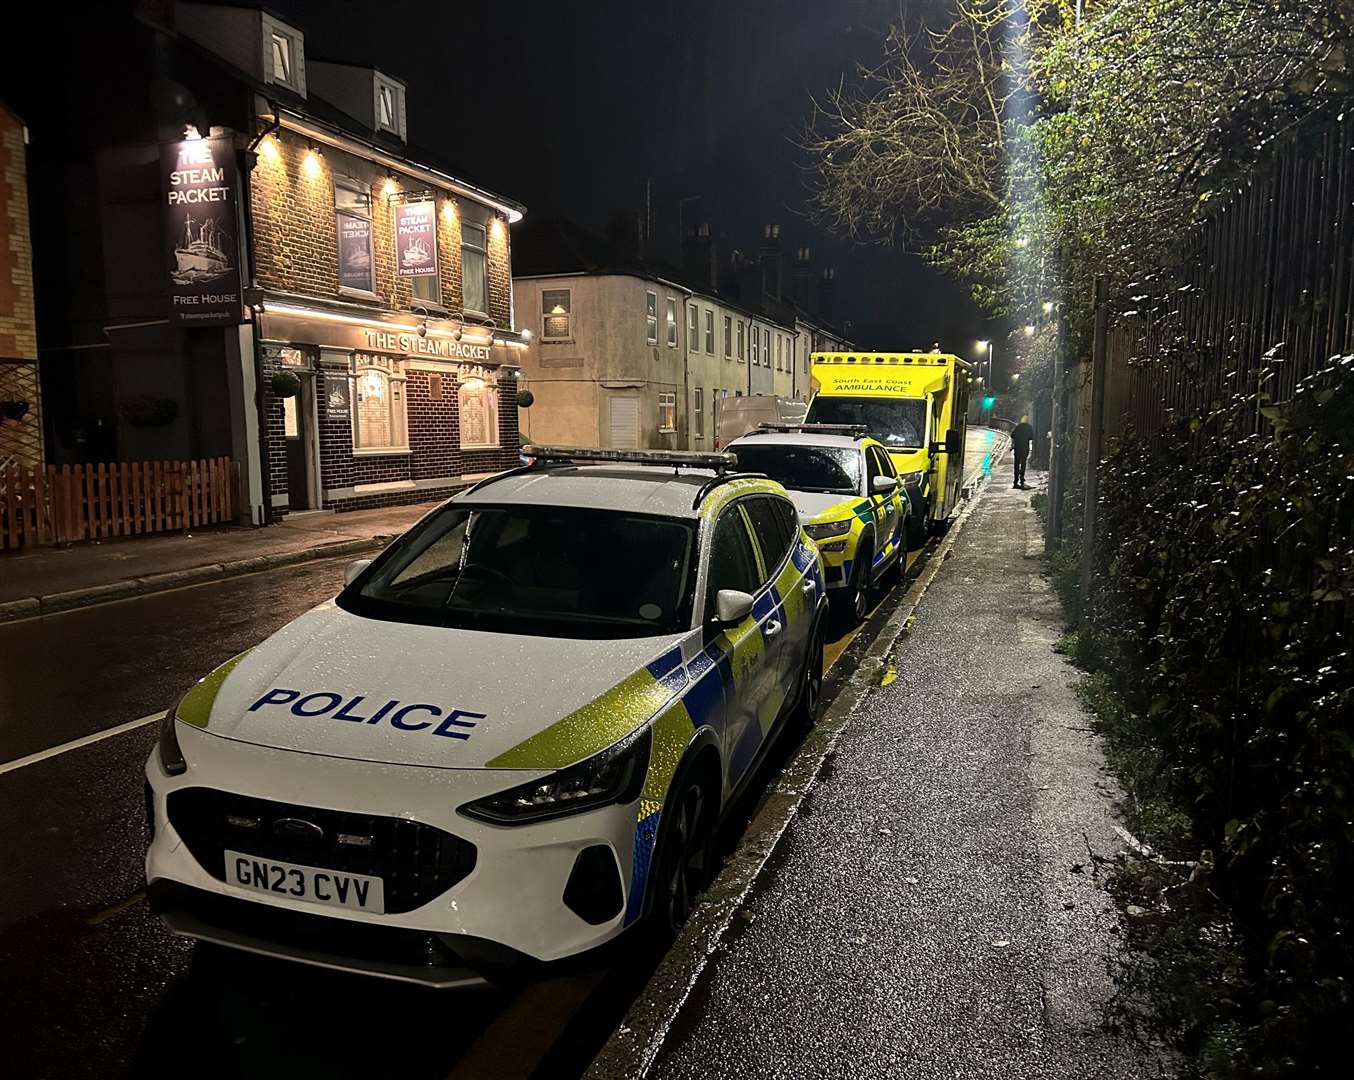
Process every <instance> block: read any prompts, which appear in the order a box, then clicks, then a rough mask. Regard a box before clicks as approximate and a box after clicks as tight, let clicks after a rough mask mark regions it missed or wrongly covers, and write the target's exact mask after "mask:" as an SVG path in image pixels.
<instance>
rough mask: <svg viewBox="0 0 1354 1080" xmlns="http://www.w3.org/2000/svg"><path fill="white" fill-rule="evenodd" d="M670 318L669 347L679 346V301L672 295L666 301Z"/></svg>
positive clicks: (668, 317)
mask: <svg viewBox="0 0 1354 1080" xmlns="http://www.w3.org/2000/svg"><path fill="white" fill-rule="evenodd" d="M664 303H665V305H666V315H667V320H668V348H670V349H675V348H677V301H676V300H675V299H673V298H672V297H671V296H669V297H668V298H667V300H666V301H664Z"/></svg>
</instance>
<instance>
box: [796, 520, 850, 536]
mask: <svg viewBox="0 0 1354 1080" xmlns="http://www.w3.org/2000/svg"><path fill="white" fill-rule="evenodd" d="M804 531H805V532H806V533H808V534H809V535H810V536H812V537H813V538H814V539H815V540H826V539H827V538H828V537H829V536H842V535H844V534H846V533H849V532H850V531H851V520H850V519H849V518H848V519H847V520H846V521H827V522H824V523H823V524H821V525H805V526H804Z"/></svg>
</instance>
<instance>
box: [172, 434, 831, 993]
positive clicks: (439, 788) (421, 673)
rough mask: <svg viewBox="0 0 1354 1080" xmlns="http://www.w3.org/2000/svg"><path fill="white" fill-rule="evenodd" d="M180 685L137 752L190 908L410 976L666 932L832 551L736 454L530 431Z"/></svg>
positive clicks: (459, 975) (354, 966)
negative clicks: (489, 470) (577, 441)
mask: <svg viewBox="0 0 1354 1080" xmlns="http://www.w3.org/2000/svg"><path fill="white" fill-rule="evenodd" d="M526 452H527V455H528V457H529V458H530V459H531V463H530V464H528V465H526V466H524V467H522V468H519V469H515V470H513V471H511V472H508V473H504V474H500V475H499V476H497V477H494V478H491V479H490V480H488V481H485V482H482V483H481V484H479V485H478V486H476V487H474V488H472V489H470V490H469V491H468V492H465V493H462V494H461V495H458V496H457V497H455V498H453V499H451V500H449V501H448V502H446V503H444V504H442V505H441V506H440V507H438V508H437V509H436V510H434V511H432V512H431V513H430V514H428V515H427V516H426V517H424V518H423V519H422V520H421V521H420V522H419V523H418V524H416V525H415V526H414V527H413V528H412V529H410V530H409V532H407V533H406V534H404V535H403V536H402V537H400V538H399V539H398V540H397V541H396V542H395V543H393V544H392V545H391V546H390V547H389V548H387V549H386V550H385V551H384V552H383V553H382V554H381V555H380V556H379V557H378V558H377V559H376V560H375V561H374V562H370V563H366V562H360V563H356V564H354V565H353V567H350V569H349V581H348V583H347V585H346V586H345V588H344V589H343V591H342V592H341V593H340V594H339V595H338V596H337V597H336V598H335V599H334V600H332V601H329V602H327V603H324V604H321V605H320V606H319V607H317V608H315V609H313V610H311V611H309V612H307V613H306V614H304V615H302V616H301V617H300V618H298V619H296V620H295V621H293V622H292V623H290V624H288V625H287V626H285V627H283V628H282V629H281V630H279V631H278V632H277V633H276V634H274V635H273V636H272V637H270V638H268V639H267V640H266V641H264V642H263V643H262V644H260V645H258V646H256V647H255V648H253V649H252V650H250V651H249V652H247V653H244V654H242V655H240V656H237V657H235V658H234V659H232V660H230V661H229V662H227V663H226V664H224V665H222V666H221V667H220V668H218V669H216V670H215V671H213V672H211V673H210V674H209V675H207V676H206V677H205V678H204V679H202V680H201V681H200V682H198V683H197V684H196V685H195V686H193V687H192V688H191V689H190V690H189V691H188V692H187V693H186V694H185V695H184V697H183V698H182V700H181V701H179V702H178V704H177V705H176V706H175V707H174V708H172V709H170V710H169V712H168V713H167V714H166V716H165V719H164V722H163V724H162V727H161V732H160V739H159V744H158V746H157V748H156V749H155V750H154V752H153V753H152V754H151V756H150V759H149V761H148V762H147V765H146V778H147V781H148V787H147V800H148V812H149V814H150V819H151V823H152V840H151V845H150V849H149V852H148V854H147V858H146V877H147V881H148V883H149V884H148V895H149V897H150V899H151V902H152V905H153V906H154V908H155V909H156V910H157V911H158V912H159V913H160V914H161V916H162V917H163V918H164V919H165V921H166V922H167V923H168V925H169V926H170V928H171V929H173V930H174V931H176V932H177V933H179V934H182V935H185V936H188V937H192V938H198V939H201V940H206V941H212V942H217V943H220V944H223V945H227V946H233V947H236V948H240V949H245V950H251V951H255V952H260V953H266V954H270V955H275V956H281V957H288V958H291V959H295V960H298V961H303V962H307V963H311V964H317V965H321V966H325V967H329V968H337V969H342V970H348V971H357V972H368V973H372V974H376V975H381V976H385V977H388V978H393V979H401V980H405V981H410V982H415V983H420V984H424V985H429V986H456V985H470V984H474V983H478V982H481V981H483V980H485V979H486V978H487V979H489V980H490V981H493V980H494V979H495V978H496V977H497V976H498V975H500V974H502V973H504V972H513V973H516V972H518V971H519V970H520V969H521V968H522V967H523V966H527V967H530V966H532V963H533V962H538V961H553V960H557V959H560V958H563V957H567V956H570V955H572V954H576V953H580V952H583V951H585V950H588V949H591V948H593V947H595V946H598V945H601V944H602V943H604V942H606V941H608V940H609V939H611V938H614V937H616V936H617V935H618V934H620V933H621V932H622V931H623V930H625V929H626V928H628V927H631V926H632V925H634V924H637V923H639V922H641V920H645V919H646V918H647V920H648V926H649V927H650V928H651V929H654V930H656V931H657V932H658V933H659V934H660V935H661V934H670V933H673V932H675V930H676V928H677V927H678V926H680V924H681V923H682V921H683V920H684V919H685V917H686V915H687V913H688V912H689V910H690V908H691V905H692V902H693V898H694V896H695V894H696V893H697V892H698V891H699V890H700V888H701V887H702V886H703V885H704V884H706V883H707V881H708V879H709V877H710V876H711V875H712V873H713V869H714V866H713V852H712V838H713V836H714V833H715V827H716V824H717V823H718V821H719V819H720V817H721V814H722V813H723V811H724V810H725V809H726V808H727V807H728V806H729V804H730V801H731V799H732V797H733V796H734V794H735V793H736V792H737V791H738V790H739V789H740V787H741V786H742V785H744V784H745V783H746V782H747V781H748V779H749V778H750V777H751V775H752V774H753V772H754V767H755V766H756V764H757V763H758V761H759V760H760V758H761V756H762V754H763V753H764V751H765V750H766V749H767V747H768V746H769V744H770V742H771V740H772V738H773V737H774V735H775V734H776V733H777V732H778V730H779V729H780V728H781V727H782V726H784V725H786V724H788V723H794V722H800V723H808V722H811V720H812V717H813V714H814V711H815V709H816V706H817V702H818V697H819V693H820V690H821V684H822V656H823V624H822V619H823V613H824V610H825V608H826V596H825V590H824V582H823V572H822V564H821V561H820V559H819V556H818V553H817V550H816V549H815V547H814V544H813V542H812V541H811V540H810V539H809V538H808V537H807V536H806V535H805V534H804V532H803V531H802V530H801V529H800V527H799V522H798V518H797V515H796V512H795V508H794V506H793V505H792V504H791V502H790V500H789V499H788V498H787V496H786V494H785V491H784V490H783V489H782V488H781V487H780V486H779V485H778V484H775V483H774V482H772V481H770V480H767V479H765V478H759V477H755V476H749V475H746V474H742V473H738V472H736V471H734V466H735V460H734V458H733V457H732V456H730V455H727V454H718V455H710V454H705V455H702V454H687V453H680V452H662V451H649V452H646V451H603V450H581V449H577V448H557V449H550V448H530V449H528V450H527V451H526Z"/></svg>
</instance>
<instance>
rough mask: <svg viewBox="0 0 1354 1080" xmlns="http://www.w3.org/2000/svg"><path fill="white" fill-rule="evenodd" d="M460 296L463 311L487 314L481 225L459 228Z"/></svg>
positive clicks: (487, 288)
mask: <svg viewBox="0 0 1354 1080" xmlns="http://www.w3.org/2000/svg"><path fill="white" fill-rule="evenodd" d="M461 295H462V296H463V297H464V299H465V310H466V311H473V312H476V313H478V314H480V315H486V314H488V312H489V265H488V262H487V260H486V258H485V234H484V226H483V225H471V224H468V223H467V224H463V225H462V226H461Z"/></svg>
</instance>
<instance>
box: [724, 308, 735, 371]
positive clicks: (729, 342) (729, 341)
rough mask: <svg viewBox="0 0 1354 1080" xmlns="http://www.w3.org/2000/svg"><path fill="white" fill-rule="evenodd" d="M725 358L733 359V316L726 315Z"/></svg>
mask: <svg viewBox="0 0 1354 1080" xmlns="http://www.w3.org/2000/svg"><path fill="white" fill-rule="evenodd" d="M724 359H725V360H731V359H733V317H732V316H731V315H725V316H724Z"/></svg>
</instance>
